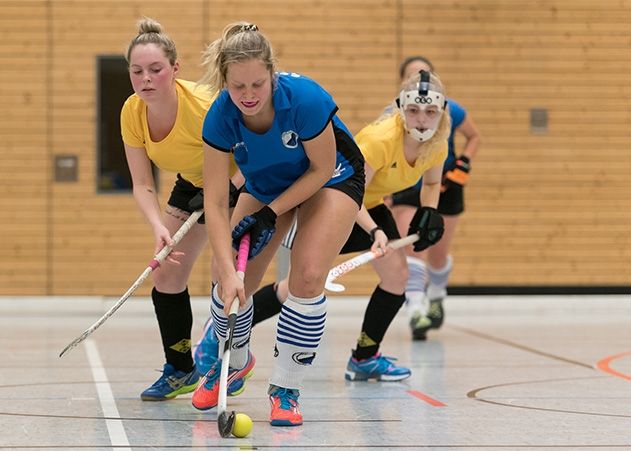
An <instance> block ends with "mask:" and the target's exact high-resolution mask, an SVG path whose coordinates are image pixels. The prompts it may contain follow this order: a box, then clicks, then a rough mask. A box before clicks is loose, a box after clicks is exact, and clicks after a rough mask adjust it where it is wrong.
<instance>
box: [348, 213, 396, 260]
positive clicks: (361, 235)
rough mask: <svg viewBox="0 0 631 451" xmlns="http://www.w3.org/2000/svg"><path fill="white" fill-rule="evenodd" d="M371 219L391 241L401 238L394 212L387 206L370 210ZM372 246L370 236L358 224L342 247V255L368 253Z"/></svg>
mask: <svg viewBox="0 0 631 451" xmlns="http://www.w3.org/2000/svg"><path fill="white" fill-rule="evenodd" d="M368 213H370V217H371V218H372V219H373V221H375V223H377V225H378V226H379V227H381V228H382V229H383V231H384V233H385V234H386V236H387V237H388V239H389V240H396V239H399V238H401V235H399V230H398V229H397V223H396V221H395V220H394V217H393V216H392V212H391V211H390V209H389V208H388V207H386V206H385V205H383V204H381V205H377V206H376V207H374V208H371V209H370V210H368ZM371 246H372V240H371V239H370V234H368V233H367V232H365V231H364V229H362V228H361V227H359V225H358V224H357V223H355V225H354V226H353V231H352V232H351V234H350V236H349V237H348V240H346V243H345V244H344V246H343V247H342V250H341V251H340V254H349V253H351V252H362V251H367V250H368V249H370V247H371Z"/></svg>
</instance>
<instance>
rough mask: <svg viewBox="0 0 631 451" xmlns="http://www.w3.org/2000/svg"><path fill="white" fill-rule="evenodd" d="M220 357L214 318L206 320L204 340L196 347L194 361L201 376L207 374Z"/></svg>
mask: <svg viewBox="0 0 631 451" xmlns="http://www.w3.org/2000/svg"><path fill="white" fill-rule="evenodd" d="M218 355H219V341H218V340H217V336H216V335H215V329H214V328H213V321H212V318H208V319H207V320H206V324H205V325H204V333H203V335H202V338H200V340H199V341H198V342H197V345H196V346H195V352H194V353H193V359H194V360H195V365H196V366H197V368H198V370H199V372H200V373H201V374H206V373H207V372H208V370H210V368H211V367H212V366H213V365H214V364H215V362H216V361H217V357H218Z"/></svg>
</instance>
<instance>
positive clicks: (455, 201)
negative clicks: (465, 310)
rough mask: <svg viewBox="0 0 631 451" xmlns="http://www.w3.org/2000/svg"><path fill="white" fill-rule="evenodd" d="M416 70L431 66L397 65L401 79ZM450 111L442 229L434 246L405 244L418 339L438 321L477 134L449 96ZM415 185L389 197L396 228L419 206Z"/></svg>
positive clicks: (423, 62) (420, 60)
mask: <svg viewBox="0 0 631 451" xmlns="http://www.w3.org/2000/svg"><path fill="white" fill-rule="evenodd" d="M421 70H429V71H433V70H434V67H433V65H432V64H431V62H430V61H429V60H428V59H427V58H425V57H423V56H411V57H409V58H406V59H405V60H404V61H403V63H402V64H401V67H400V72H399V75H400V77H401V81H402V82H403V81H404V80H407V79H408V78H409V77H410V76H411V75H413V74H416V73H418V72H419V71H421ZM449 113H450V115H451V133H450V135H449V154H448V156H447V159H446V160H445V165H444V168H443V186H442V189H441V195H440V201H439V204H438V211H439V212H440V213H441V214H442V216H443V219H444V221H445V233H444V235H443V237H442V238H441V240H440V241H439V242H438V243H437V244H436V245H435V246H432V247H430V248H429V249H427V250H426V251H424V252H422V253H416V252H414V251H413V249H412V248H411V247H410V248H409V249H408V267H409V269H410V278H409V281H408V286H407V288H406V298H407V301H408V311H409V313H410V327H411V329H412V336H413V337H414V338H415V339H417V340H424V339H425V337H426V333H427V331H428V330H429V329H437V328H439V327H440V326H441V325H442V323H443V318H444V309H443V300H444V298H445V296H446V295H447V282H448V279H449V274H450V273H451V269H452V259H451V256H450V255H449V249H450V247H451V243H452V241H453V238H454V236H455V232H456V227H457V225H458V221H459V219H460V215H461V214H462V212H463V211H464V185H465V184H466V183H467V180H468V177H469V170H470V168H471V161H472V160H473V159H474V158H475V156H476V154H477V152H478V148H479V146H480V133H479V132H478V129H477V127H476V125H475V123H474V122H473V119H472V118H471V115H470V114H467V112H466V110H465V109H464V108H463V107H462V106H460V105H459V104H458V103H456V102H455V101H454V100H452V99H449ZM456 132H458V133H459V134H461V135H463V136H464V138H465V144H464V148H463V150H462V152H461V153H460V154H459V155H456V152H455V148H454V136H455V134H456ZM420 189H421V183H420V182H419V183H418V184H417V185H416V186H414V187H411V188H409V189H407V190H404V191H401V192H398V193H395V194H394V195H393V196H392V198H391V199H390V200H388V205H389V206H390V208H391V210H392V214H393V216H394V217H395V219H396V221H397V225H398V227H399V231H400V232H401V233H404V232H405V230H407V227H408V224H409V223H410V219H411V218H412V216H414V213H415V212H416V209H417V208H418V207H419V190H420ZM428 279H429V280H428ZM427 301H429V305H427Z"/></svg>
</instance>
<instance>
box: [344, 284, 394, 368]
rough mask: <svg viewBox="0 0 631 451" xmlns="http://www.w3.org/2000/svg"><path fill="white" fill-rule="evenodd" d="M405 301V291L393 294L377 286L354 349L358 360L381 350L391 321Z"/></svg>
mask: <svg viewBox="0 0 631 451" xmlns="http://www.w3.org/2000/svg"><path fill="white" fill-rule="evenodd" d="M404 302H405V293H403V294H393V293H388V292H387V291H384V290H382V289H381V288H380V287H379V286H377V288H375V291H373V293H372V296H370V301H369V302H368V306H367V307H366V312H365V313H364V323H363V324H362V333H361V335H360V336H359V340H357V349H355V350H354V351H353V357H355V358H356V359H357V360H361V359H367V358H369V357H372V356H374V355H375V354H377V351H379V345H380V344H381V342H382V340H383V337H384V335H385V334H386V331H387V330H388V327H390V323H392V320H393V319H394V317H395V316H396V315H397V312H398V311H399V309H400V308H401V306H402V305H403V303H404Z"/></svg>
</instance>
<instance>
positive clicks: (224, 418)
mask: <svg viewBox="0 0 631 451" xmlns="http://www.w3.org/2000/svg"><path fill="white" fill-rule="evenodd" d="M234 418H235V413H234V410H233V411H232V412H230V413H228V412H225V411H224V412H221V413H220V414H219V415H217V428H218V429H219V435H221V436H222V437H223V438H226V437H230V435H231V434H232V428H233V427H234Z"/></svg>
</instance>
